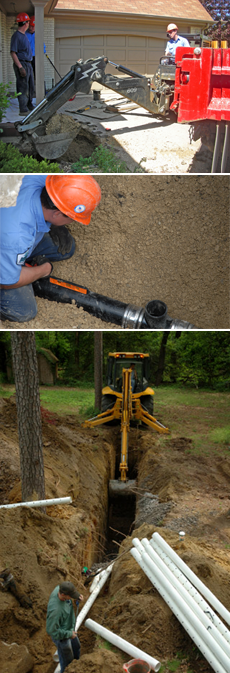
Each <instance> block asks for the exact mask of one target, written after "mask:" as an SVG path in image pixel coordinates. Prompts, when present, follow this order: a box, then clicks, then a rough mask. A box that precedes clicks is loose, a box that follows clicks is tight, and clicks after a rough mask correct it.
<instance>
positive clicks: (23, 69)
mask: <svg viewBox="0 0 230 673" xmlns="http://www.w3.org/2000/svg"><path fill="white" fill-rule="evenodd" d="M19 72H20V75H21V77H26V70H25V68H23V67H22V65H21V68H19Z"/></svg>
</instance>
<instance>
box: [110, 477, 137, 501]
mask: <svg viewBox="0 0 230 673" xmlns="http://www.w3.org/2000/svg"><path fill="white" fill-rule="evenodd" d="M136 486H137V482H136V479H128V481H120V480H119V479H110V482H109V496H110V497H111V498H115V497H120V496H125V497H127V496H128V495H130V496H135V493H136Z"/></svg>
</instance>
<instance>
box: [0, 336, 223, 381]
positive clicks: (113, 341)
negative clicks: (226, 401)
mask: <svg viewBox="0 0 230 673" xmlns="http://www.w3.org/2000/svg"><path fill="white" fill-rule="evenodd" d="M95 334H96V335H98V336H99V333H94V332H93V331H88V332H78V331H76V332H73V331H71V332H68V331H41V332H40V331H37V332H35V339H36V349H37V352H39V350H40V349H41V348H46V349H49V350H50V351H52V353H53V354H54V355H55V356H56V357H57V358H58V379H57V382H56V384H55V385H56V386H57V385H58V386H69V387H76V386H77V387H86V388H87V387H89V388H90V387H92V385H93V384H94V364H95V362H94V360H95V358H94V344H95ZM100 334H101V338H102V343H103V373H104V375H105V373H106V361H107V356H108V353H109V352H115V351H130V352H143V353H149V355H150V358H151V369H150V382H151V383H152V384H154V385H155V386H158V385H162V384H163V385H164V386H175V385H176V386H180V387H185V386H186V387H192V388H196V389H197V388H199V389H201V388H209V389H211V390H216V391H220V392H224V391H225V390H226V391H229V390H230V333H229V332H228V331H219V332H217V331H209V332H207V331H201V332H169V331H165V332H160V331H156V332H145V333H142V332H140V331H138V332H137V333H136V332H123V333H122V332H120V331H117V332H116V331H103V332H101V333H100ZM10 362H11V333H10V332H8V331H7V332H1V333H0V385H1V384H4V383H7V382H8V383H13V378H12V379H11V381H9V375H8V378H7V364H10ZM12 376H13V374H12Z"/></svg>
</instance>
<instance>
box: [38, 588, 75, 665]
mask: <svg viewBox="0 0 230 673" xmlns="http://www.w3.org/2000/svg"><path fill="white" fill-rule="evenodd" d="M72 599H74V600H76V601H79V600H80V601H82V600H83V596H82V594H80V593H79V592H78V591H77V589H76V588H75V586H74V584H73V583H72V582H69V581H66V582H61V584H59V585H58V586H56V587H55V589H54V590H53V591H52V594H51V595H50V598H49V602H48V607H47V616H46V631H47V633H48V634H49V636H50V637H51V638H52V640H53V642H54V644H55V645H56V648H57V651H58V657H59V663H60V667H61V673H63V671H64V670H65V669H66V667H67V666H68V665H69V664H70V663H71V661H73V659H80V641H79V638H78V636H77V633H76V631H75V630H74V628H75V612H74V607H73V603H72Z"/></svg>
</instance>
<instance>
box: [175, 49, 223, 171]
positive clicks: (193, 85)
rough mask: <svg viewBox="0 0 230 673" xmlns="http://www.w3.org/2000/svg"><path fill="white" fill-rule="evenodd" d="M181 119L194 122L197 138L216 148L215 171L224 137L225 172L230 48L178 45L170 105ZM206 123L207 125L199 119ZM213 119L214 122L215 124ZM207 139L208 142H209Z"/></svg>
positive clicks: (213, 168)
mask: <svg viewBox="0 0 230 673" xmlns="http://www.w3.org/2000/svg"><path fill="white" fill-rule="evenodd" d="M170 109H171V110H174V112H176V114H177V118H178V122H180V123H181V122H182V123H183V122H190V123H191V122H192V123H193V127H194V136H193V137H194V139H195V137H201V138H202V136H203V138H202V140H203V141H204V144H208V145H209V146H210V145H212V147H210V149H213V144H214V152H213V161H212V173H214V172H215V169H216V167H217V162H218V157H219V154H220V146H221V137H222V136H223V135H224V139H223V152H222V160H221V172H222V173H224V170H225V166H226V162H227V157H228V147H229V122H230V49H209V48H208V49H207V48H201V47H196V48H195V49H193V48H191V47H187V48H186V47H178V48H177V50H176V75H175V89H174V100H173V103H172V104H171V106H170ZM198 121H199V122H205V123H204V124H203V125H202V123H199V124H198V125H197V124H196V125H195V122H198ZM210 122H213V124H212V123H211V124H210ZM205 138H206V142H205Z"/></svg>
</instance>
